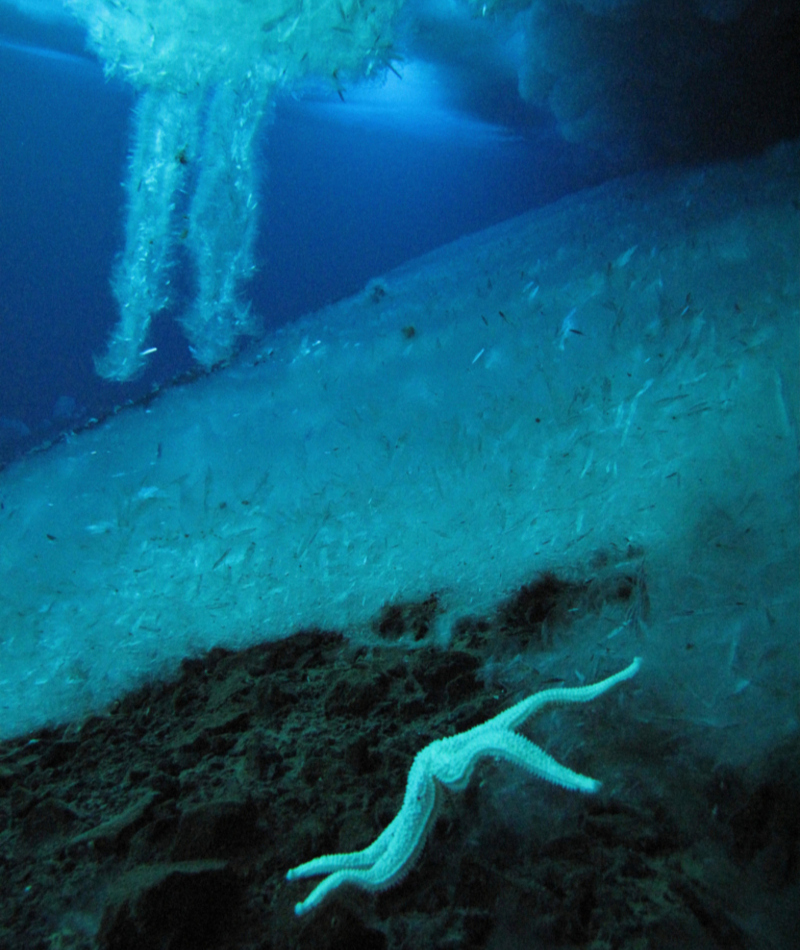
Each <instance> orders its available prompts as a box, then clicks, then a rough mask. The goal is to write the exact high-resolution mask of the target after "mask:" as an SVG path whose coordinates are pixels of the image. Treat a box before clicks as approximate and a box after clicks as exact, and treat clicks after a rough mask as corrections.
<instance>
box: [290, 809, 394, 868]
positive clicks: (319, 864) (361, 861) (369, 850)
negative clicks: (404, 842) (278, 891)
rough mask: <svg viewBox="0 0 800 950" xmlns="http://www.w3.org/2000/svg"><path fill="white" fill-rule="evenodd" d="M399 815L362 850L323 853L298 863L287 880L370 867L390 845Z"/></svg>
mask: <svg viewBox="0 0 800 950" xmlns="http://www.w3.org/2000/svg"><path fill="white" fill-rule="evenodd" d="M399 817H400V816H399V815H398V816H397V817H396V818H395V819H394V820H393V821H392V822H391V824H390V825H388V826H387V827H386V828H384V830H383V831H382V832H381V833H380V834H379V835H378V837H377V838H376V839H375V840H374V841H373V842H372V844H371V845H368V846H367V847H366V848H363V849H362V850H361V851H349V852H348V851H344V852H342V853H341V854H323V855H320V857H318V858H314V859H313V860H312V861H306V862H305V864H298V865H297V867H296V868H291V869H290V870H289V871H287V872H286V880H287V881H296V880H297V879H298V878H301V877H314V876H316V875H319V874H331V873H332V872H333V871H341V870H342V869H344V868H368V867H372V865H373V864H374V863H375V862H376V861H377V860H378V858H379V857H380V856H381V855H382V854H383V853H384V851H386V849H387V847H388V846H389V840H390V839H391V837H392V835H393V834H394V831H393V828H394V825H395V822H396V821H397V818H399Z"/></svg>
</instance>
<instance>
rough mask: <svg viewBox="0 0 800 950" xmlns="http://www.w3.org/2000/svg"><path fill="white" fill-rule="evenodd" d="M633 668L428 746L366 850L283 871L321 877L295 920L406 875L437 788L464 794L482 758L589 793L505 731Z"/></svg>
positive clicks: (587, 783) (536, 698)
mask: <svg viewBox="0 0 800 950" xmlns="http://www.w3.org/2000/svg"><path fill="white" fill-rule="evenodd" d="M640 665H641V659H640V658H639V657H637V658H636V659H635V660H634V661H633V662H632V663H631V664H630V666H627V667H625V669H624V670H620V672H619V673H615V674H614V675H613V676H609V677H607V678H606V679H604V680H600V682H599V683H593V684H592V685H591V686H579V687H577V688H571V689H570V688H566V687H561V688H557V689H546V690H544V691H542V692H541V693H535V694H534V695H533V696H529V697H528V698H527V699H523V700H522V701H521V702H519V703H517V704H516V705H515V706H512V707H511V708H510V709H506V710H505V712H501V713H500V714H499V715H498V716H495V717H494V718H492V719H489V720H488V721H487V722H484V723H482V724H481V725H480V726H475V727H474V728H472V729H468V730H467V731H466V732H461V733H459V734H458V735H455V736H451V737H450V738H447V739H437V740H436V741H435V742H431V744H430V745H428V746H426V747H425V748H424V749H423V750H422V751H421V752H419V753H417V756H416V758H415V759H414V762H413V764H412V766H411V770H410V771H409V773H408V782H407V784H406V793H405V797H404V798H403V804H402V806H401V808H400V811H399V812H398V813H397V816H396V817H395V818H394V820H393V821H392V822H391V824H390V825H389V826H388V827H387V828H386V829H385V830H384V831H383V832H382V833H381V834H380V835H379V836H378V837H377V838H376V839H375V841H373V843H372V844H371V845H369V847H367V848H364V850H363V851H354V852H352V853H350V854H325V855H322V857H319V858H314V860H313V861H307V862H306V863H305V864H300V865H299V866H298V867H296V868H292V869H291V870H290V871H289V872H288V873H287V875H286V879H287V880H288V881H294V880H296V879H297V878H299V877H311V876H313V875H316V874H326V875H327V877H326V878H325V879H324V880H323V881H320V883H319V884H317V886H316V887H315V888H314V890H313V891H312V892H311V893H310V894H309V895H308V897H306V899H305V900H304V901H300V903H298V904H295V908H294V912H295V914H297V915H298V916H300V915H301V914H305V913H308V911H310V910H312V909H313V908H314V907H317V906H318V905H319V904H320V903H321V901H322V900H323V899H324V898H325V897H327V896H328V894H330V893H331V891H334V890H335V889H336V888H337V887H340V886H341V885H342V884H355V885H357V886H358V887H363V888H364V889H365V890H368V891H382V890H384V889H385V888H387V887H391V886H392V885H393V884H396V883H397V882H398V881H399V880H401V879H402V878H403V877H405V875H406V874H407V873H408V872H409V870H410V869H411V867H412V866H413V864H414V861H415V860H416V858H417V857H418V855H419V853H420V851H421V850H422V848H423V846H424V844H425V838H426V836H427V834H428V831H429V830H430V827H431V825H432V824H433V817H434V814H435V805H436V788H437V786H436V782H440V783H441V784H442V785H446V786H447V787H448V788H450V789H453V790H454V791H461V790H463V789H464V788H466V786H467V784H468V783H469V780H470V777H471V776H472V771H473V769H474V768H475V764H476V763H477V762H478V760H479V759H481V758H483V757H485V756H489V757H491V758H494V759H505V760H506V761H508V762H513V763H514V764H515V765H519V766H521V767H522V768H523V769H527V771H529V772H532V773H533V774H534V775H538V776H539V778H542V779H545V781H548V782H553V783H554V784H555V785H560V786H562V787H563V788H567V789H574V790H576V791H579V792H596V791H597V790H598V789H599V788H600V782H598V781H595V779H593V778H589V777H588V776H586V775H581V774H580V773H578V772H573V771H572V769H568V768H567V767H566V766H565V765H561V764H559V763H558V762H556V760H555V759H554V758H552V757H551V756H549V755H548V754H547V753H546V752H545V751H544V750H543V749H540V748H539V746H537V745H535V744H534V743H533V742H531V741H530V740H529V739H526V738H525V737H524V736H521V735H518V734H517V733H515V732H513V731H512V730H514V729H516V728H517V726H519V725H521V724H522V723H523V722H524V721H525V720H526V719H528V718H529V717H530V716H532V715H533V714H534V713H536V712H539V710H540V709H542V708H543V707H544V706H550V705H554V704H559V703H586V702H589V701H590V700H592V699H595V698H596V697H597V696H600V695H601V694H602V693H605V692H606V691H607V690H609V689H611V688H612V687H614V686H616V685H617V684H618V683H621V682H623V680H627V679H630V678H631V677H632V676H634V675H635V673H636V671H637V670H638V669H639V667H640Z"/></svg>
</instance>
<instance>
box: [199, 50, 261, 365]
mask: <svg viewBox="0 0 800 950" xmlns="http://www.w3.org/2000/svg"><path fill="white" fill-rule="evenodd" d="M272 88H273V83H272V82H271V81H270V77H269V73H268V72H267V71H266V70H265V69H263V68H257V67H254V68H253V69H252V70H251V71H250V72H249V73H248V75H247V76H246V77H245V79H244V81H242V82H238V83H234V82H230V81H229V82H224V83H221V84H220V85H219V86H217V87H216V89H214V90H213V93H212V95H211V99H210V102H209V104H208V113H207V115H206V121H205V131H204V136H203V145H202V159H201V162H200V167H199V171H198V178H197V184H196V186H195V191H194V195H193V197H192V201H191V204H190V206H189V213H188V233H187V237H186V245H187V247H188V248H189V250H190V252H191V255H192V259H193V261H194V264H195V269H196V278H197V294H196V297H195V300H194V303H193V304H192V306H191V308H190V309H189V311H188V312H187V313H186V314H185V315H184V316H183V317H182V318H181V322H182V323H183V326H184V329H185V331H186V335H187V336H188V337H189V341H190V344H191V348H192V354H193V355H194V357H195V359H196V360H197V361H198V362H199V363H201V364H202V365H203V366H213V365H214V363H217V362H219V360H221V359H224V358H225V357H226V356H228V355H229V354H230V352H231V350H232V348H233V345H234V343H235V342H236V340H237V338H238V337H240V336H241V335H242V334H245V333H251V332H253V330H254V329H255V327H254V320H253V318H252V316H251V313H250V307H249V305H243V304H242V303H241V302H240V301H239V300H238V299H237V292H238V291H239V290H240V289H241V285H242V283H243V282H244V281H245V280H247V279H248V278H249V277H250V276H251V274H252V272H253V270H254V264H253V244H254V242H255V239H256V234H257V230H258V220H257V215H256V207H257V204H258V162H257V161H256V159H255V155H254V149H255V145H256V141H257V136H258V131H259V129H260V128H261V126H262V121H263V118H264V113H265V110H266V109H267V107H268V103H270V101H271V98H270V93H271V90H272Z"/></svg>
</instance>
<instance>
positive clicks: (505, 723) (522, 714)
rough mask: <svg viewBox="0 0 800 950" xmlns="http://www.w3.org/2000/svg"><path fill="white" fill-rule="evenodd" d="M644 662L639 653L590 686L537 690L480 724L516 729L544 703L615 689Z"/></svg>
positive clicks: (572, 700)
mask: <svg viewBox="0 0 800 950" xmlns="http://www.w3.org/2000/svg"><path fill="white" fill-rule="evenodd" d="M641 665H642V660H641V658H640V657H638V656H637V657H636V659H635V660H634V661H633V662H632V663H631V664H629V665H628V666H626V667H625V669H624V670H620V671H619V673H615V674H614V675H613V676H607V677H606V678H605V679H604V680H600V682H599V683H591V684H590V685H589V686H575V687H566V686H562V687H558V688H556V689H545V690H542V692H541V693H534V694H533V696H528V697H527V698H526V699H523V700H521V701H520V702H518V703H517V704H516V706H512V707H511V708H510V709H506V710H505V711H504V712H501V713H500V714H499V715H498V716H495V717H494V719H490V720H489V722H486V723H484V724H483V726H478V727H477V728H478V729H481V728H483V727H485V726H488V725H490V724H491V725H493V726H495V727H497V728H501V729H515V728H516V727H517V726H519V725H520V724H521V723H523V722H524V721H525V720H526V719H528V718H530V717H531V716H532V715H533V714H534V713H537V712H539V710H540V709H543V708H544V707H545V706H552V705H557V704H563V703H588V702H590V701H591V700H593V699H596V698H597V697H598V696H601V695H602V694H603V693H605V692H607V691H608V690H610V689H613V687H614V686H616V685H617V684H618V683H622V682H624V681H625V680H629V679H630V678H631V677H632V676H635V675H636V673H637V672H638V670H639V667H640V666H641Z"/></svg>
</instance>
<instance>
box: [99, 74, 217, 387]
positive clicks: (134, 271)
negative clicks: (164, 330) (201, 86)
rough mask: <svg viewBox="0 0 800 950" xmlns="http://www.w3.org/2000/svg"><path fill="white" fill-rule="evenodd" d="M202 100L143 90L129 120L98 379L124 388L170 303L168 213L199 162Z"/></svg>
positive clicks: (171, 259)
mask: <svg viewBox="0 0 800 950" xmlns="http://www.w3.org/2000/svg"><path fill="white" fill-rule="evenodd" d="M201 103H202V96H201V93H200V92H195V93H194V94H192V95H187V94H186V93H179V92H172V91H170V90H166V89H162V88H150V89H147V90H145V91H144V92H143V93H142V94H141V96H140V99H139V103H138V105H137V107H136V110H135V112H134V146H133V151H132V153H131V159H130V166H129V169H128V180H127V183H126V189H127V192H128V218H127V223H126V228H125V250H124V252H123V254H122V257H121V259H120V260H119V262H118V264H117V266H116V268H115V271H114V276H113V278H112V288H113V291H114V296H115V297H116V300H117V303H118V304H119V322H118V323H117V326H116V327H115V329H114V332H113V334H112V336H111V338H110V340H109V343H108V350H107V351H106V353H105V355H104V356H102V357H98V358H96V359H95V364H96V367H97V371H98V373H100V375H101V376H105V377H106V378H107V379H115V380H125V379H131V378H132V377H133V376H135V375H136V374H137V373H138V372H139V371H140V370H141V369H142V368H143V367H144V364H145V356H144V355H143V350H144V348H145V339H146V337H147V332H148V330H149V328H150V321H151V320H152V318H153V316H154V315H155V314H156V313H158V311H159V310H163V309H164V308H165V307H166V306H167V304H168V303H169V284H170V280H169V271H170V268H171V265H172V264H173V263H174V256H175V228H176V224H175V221H174V210H175V204H176V199H177V196H178V194H179V193H180V192H181V191H182V190H184V189H185V187H186V178H187V172H188V168H189V162H190V159H191V158H192V157H194V156H195V155H196V154H197V139H198V134H199V129H200V112H201Z"/></svg>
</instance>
